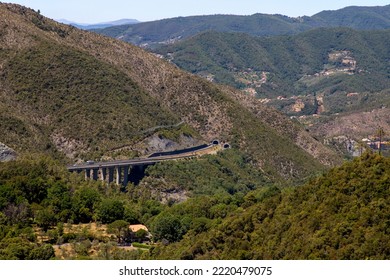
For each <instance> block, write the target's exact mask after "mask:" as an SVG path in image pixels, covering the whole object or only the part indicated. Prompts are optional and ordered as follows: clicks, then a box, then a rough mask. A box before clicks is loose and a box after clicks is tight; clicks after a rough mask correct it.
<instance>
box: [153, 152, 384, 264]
mask: <svg viewBox="0 0 390 280" xmlns="http://www.w3.org/2000/svg"><path fill="white" fill-rule="evenodd" d="M389 172H390V161H389V159H387V158H383V157H379V156H378V155H368V154H366V155H365V156H364V157H362V158H359V159H355V160H354V161H353V162H348V163H345V164H344V165H342V166H341V167H339V168H335V169H333V170H331V171H330V172H328V173H327V174H324V175H323V176H321V177H319V178H317V179H315V180H312V181H311V182H309V183H307V184H306V185H304V186H302V187H297V188H295V189H293V190H284V191H280V190H278V189H276V188H273V187H271V188H268V190H265V189H261V190H258V191H255V192H253V193H251V194H248V195H247V196H246V197H245V202H244V203H243V204H241V205H240V207H239V208H237V209H236V210H235V211H234V212H233V213H230V215H228V216H227V217H226V218H223V219H218V218H216V217H215V216H214V217H215V218H212V217H213V214H212V211H209V212H206V213H205V214H204V215H205V216H206V217H208V218H209V219H204V221H203V222H204V224H203V225H204V226H203V227H195V226H194V227H193V228H192V229H191V230H190V231H188V232H187V234H186V235H185V236H184V237H183V239H182V240H181V241H180V242H176V243H172V244H171V245H168V246H163V245H162V246H158V247H157V248H155V249H154V250H153V251H152V253H151V258H157V259H340V260H341V259H347V260H351V259H362V260H363V259H382V260H383V259H389V257H390V250H389V248H390V247H389V246H390V232H389V222H390V220H389V215H390V205H389V195H390V193H389V184H390V181H389V178H390V177H389ZM192 207H194V206H192ZM177 208H180V209H181V210H179V209H174V210H175V212H169V213H162V214H160V215H161V216H169V215H170V217H171V219H175V215H180V214H175V213H182V215H185V214H187V215H191V213H197V212H196V211H193V210H192V208H191V205H185V204H184V205H181V206H179V205H178V206H177ZM209 209H213V210H214V211H215V210H216V207H212V208H209ZM219 209H222V206H221V205H219ZM172 210H173V209H172ZM168 211H169V210H167V212H168ZM190 211H191V212H190ZM183 213H184V214H183ZM214 213H215V212H214ZM192 215H194V214H192ZM195 215H196V214H195ZM210 218H211V219H210ZM198 219H199V218H198Z"/></svg>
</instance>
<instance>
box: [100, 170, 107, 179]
mask: <svg viewBox="0 0 390 280" xmlns="http://www.w3.org/2000/svg"><path fill="white" fill-rule="evenodd" d="M100 180H102V181H106V180H107V168H105V167H102V168H101V169H100Z"/></svg>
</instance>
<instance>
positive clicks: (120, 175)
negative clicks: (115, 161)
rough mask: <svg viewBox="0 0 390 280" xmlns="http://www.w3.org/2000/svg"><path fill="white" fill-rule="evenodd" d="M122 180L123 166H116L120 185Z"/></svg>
mask: <svg viewBox="0 0 390 280" xmlns="http://www.w3.org/2000/svg"><path fill="white" fill-rule="evenodd" d="M121 182H122V168H121V167H120V166H117V167H116V184H117V185H119V184H120V183H121Z"/></svg>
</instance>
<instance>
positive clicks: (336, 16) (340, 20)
mask: <svg viewBox="0 0 390 280" xmlns="http://www.w3.org/2000/svg"><path fill="white" fill-rule="evenodd" d="M389 10H390V6H389V5H388V6H383V7H348V8H345V9H341V10H337V11H324V12H321V13H318V14H316V15H314V16H311V17H308V16H302V17H299V18H290V17H287V16H283V15H277V14H276V15H267V14H254V15H251V16H237V15H211V16H190V17H178V18H171V19H164V20H158V21H152V22H144V23H138V24H136V25H122V26H114V27H109V28H104V29H96V30H94V31H95V32H97V33H100V34H104V35H106V36H111V37H113V38H121V40H124V41H126V42H130V43H133V44H137V45H148V46H149V47H154V46H155V45H158V44H161V43H167V42H172V41H175V40H180V39H187V38H189V37H192V36H194V35H197V34H198V33H202V32H205V31H210V30H211V31H217V32H237V33H246V34H249V35H252V36H275V35H286V34H296V33H299V32H302V31H307V30H310V29H314V28H318V27H349V28H355V29H363V30H375V29H387V28H389V27H390V17H389Z"/></svg>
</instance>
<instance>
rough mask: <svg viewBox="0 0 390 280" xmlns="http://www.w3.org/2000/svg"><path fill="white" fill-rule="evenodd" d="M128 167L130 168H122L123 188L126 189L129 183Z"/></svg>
mask: <svg viewBox="0 0 390 280" xmlns="http://www.w3.org/2000/svg"><path fill="white" fill-rule="evenodd" d="M129 167H130V166H124V167H123V182H122V184H123V186H124V187H126V186H127V184H128V183H129Z"/></svg>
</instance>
